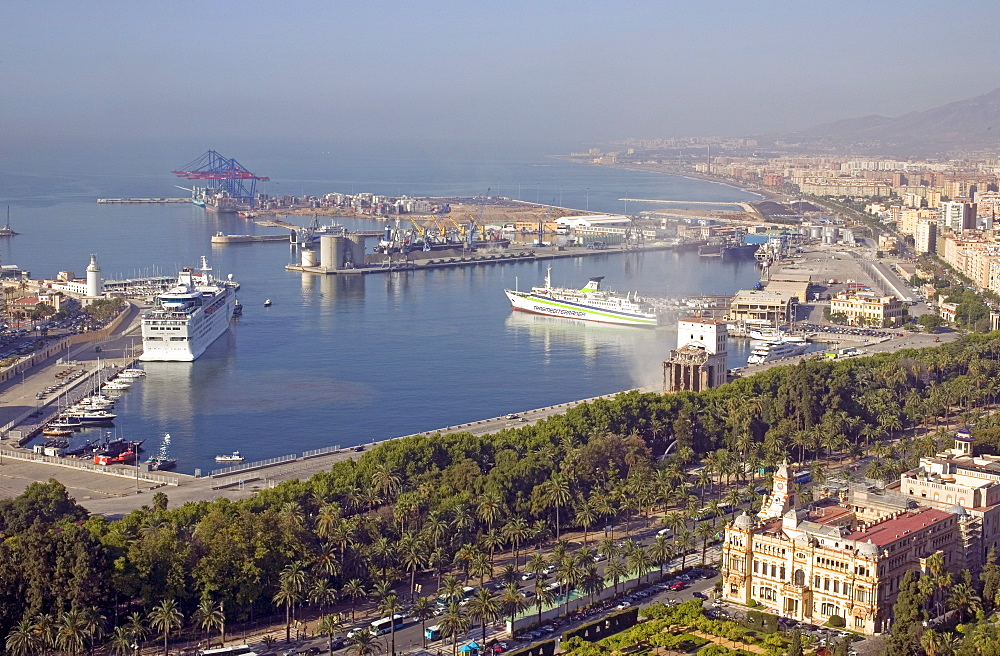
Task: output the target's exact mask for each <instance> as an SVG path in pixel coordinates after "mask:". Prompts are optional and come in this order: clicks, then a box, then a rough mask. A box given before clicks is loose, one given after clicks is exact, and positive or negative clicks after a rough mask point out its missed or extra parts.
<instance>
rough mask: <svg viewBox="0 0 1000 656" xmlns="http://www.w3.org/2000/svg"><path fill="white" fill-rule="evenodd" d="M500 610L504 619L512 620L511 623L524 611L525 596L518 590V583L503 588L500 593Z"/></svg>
mask: <svg viewBox="0 0 1000 656" xmlns="http://www.w3.org/2000/svg"><path fill="white" fill-rule="evenodd" d="M500 608H501V609H502V611H503V614H504V617H509V618H510V621H511V623H513V622H514V617H515V616H516V615H517V614H518V613H519V612H521V611H522V610H524V596H523V595H522V594H521V591H520V590H518V589H517V584H516V583H511V584H509V585H505V586H503V591H502V592H501V593H500Z"/></svg>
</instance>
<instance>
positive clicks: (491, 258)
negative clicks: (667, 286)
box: [285, 244, 675, 275]
mask: <svg viewBox="0 0 1000 656" xmlns="http://www.w3.org/2000/svg"><path fill="white" fill-rule="evenodd" d="M542 248H544V249H546V250H541V249H542ZM674 248H675V245H674V244H662V245H659V244H648V245H644V246H643V247H641V248H633V249H624V248H622V249H614V248H608V249H604V250H592V249H586V248H564V249H563V250H559V249H558V247H541V248H539V247H533V248H531V249H529V250H523V249H520V250H510V251H503V252H493V253H488V252H470V253H466V254H464V255H458V254H455V255H447V256H442V257H432V258H428V259H419V260H392V261H390V260H388V259H387V260H386V261H385V262H382V263H379V262H377V261H375V260H374V258H373V259H369V260H367V261H366V264H365V266H363V267H357V268H341V269H332V268H328V267H323V266H305V265H302V264H288V265H285V270H286V271H298V272H300V273H314V274H317V275H367V274H372V273H392V272H397V271H424V270H429V269H453V268H458V267H467V266H483V265H489V264H504V263H507V262H536V261H542V260H559V259H564V258H568V257H583V256H588V255H610V254H612V253H643V252H647V251H663V250H673V249H674ZM368 257H369V258H371V257H372V256H368Z"/></svg>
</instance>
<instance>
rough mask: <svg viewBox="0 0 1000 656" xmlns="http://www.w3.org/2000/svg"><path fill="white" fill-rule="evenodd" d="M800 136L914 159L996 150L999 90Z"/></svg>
mask: <svg viewBox="0 0 1000 656" xmlns="http://www.w3.org/2000/svg"><path fill="white" fill-rule="evenodd" d="M796 136H798V137H800V138H804V139H805V140H808V141H814V140H815V141H824V142H830V143H834V144H839V145H842V146H854V147H863V148H864V147H867V148H876V149H878V150H880V151H882V152H885V153H898V154H914V155H916V154H933V153H944V152H948V151H956V150H964V151H968V150H978V149H982V148H995V147H998V146H1000V88H998V89H994V90H993V91H990V92H989V93H987V94H984V95H981V96H976V97H975V98H969V99H967V100H959V101H957V102H952V103H948V104H947V105H941V106H940V107H935V108H933V109H928V110H926V111H922V112H910V113H909V114H904V115H902V116H898V117H896V118H889V117H886V116H878V115H874V114H873V115H869V116H861V117H858V118H849V119H844V120H841V121H835V122H833V123H826V124H824V125H819V126H816V127H814V128H811V129H808V130H804V131H802V132H800V133H797V135H796Z"/></svg>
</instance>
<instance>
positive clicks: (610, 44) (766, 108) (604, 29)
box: [0, 0, 1000, 147]
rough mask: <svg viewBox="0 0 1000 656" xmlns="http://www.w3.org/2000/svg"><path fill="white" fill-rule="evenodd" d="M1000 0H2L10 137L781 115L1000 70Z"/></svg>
mask: <svg viewBox="0 0 1000 656" xmlns="http://www.w3.org/2000/svg"><path fill="white" fill-rule="evenodd" d="M995 9H996V6H995V3H992V2H979V1H977V0H969V1H966V2H962V3H959V4H956V5H947V4H942V3H940V2H928V1H925V0H911V1H906V2H891V1H886V2H882V1H879V2H871V1H870V0H868V1H866V2H854V1H840V2H836V3H814V2H800V1H794V0H784V1H761V2H746V1H745V0H743V1H740V2H728V1H713V0H707V1H705V0H701V1H698V2H678V1H669V0H659V1H655V2H645V1H642V0H638V1H634V2H628V1H626V0H620V1H619V2H604V1H588V0H575V1H567V2H555V1H552V2H548V1H545V0H535V1H533V2H532V1H520V0H504V1H502V2H482V1H478V2H477V1H475V0H473V1H470V0H465V1H463V2H452V1H443V0H422V1H419V2H414V1H398V2H382V1H379V0H368V1H365V2H354V1H351V0H342V1H341V0H326V1H319V0H316V1H313V0H302V1H298V2H297V1H295V0H284V1H281V2H277V1H274V0H272V1H270V2H258V1H254V0H243V1H240V2H235V1H229V0H199V1H197V2H191V1H188V0H171V1H170V2H165V1H163V2H135V1H134V0H130V1H128V2H118V1H113V2H108V1H102V0H88V1H87V2H76V1H73V0H61V1H57V0H6V2H5V3H4V10H3V12H2V15H3V21H2V25H0V147H2V140H22V141H23V140H29V141H31V140H34V141H36V142H39V143H41V142H45V141H59V140H69V139H79V138H88V139H105V138H107V139H111V138H118V139H126V140H127V139H148V138H157V139H166V140H170V139H194V140H197V139H202V138H210V137H217V138H223V139H225V138H238V137H241V136H242V137H245V136H246V135H259V136H261V137H264V136H266V137H267V138H269V139H273V140H288V141H304V140H317V141H323V140H344V139H351V140H359V141H364V140H369V139H370V140H382V141H395V140H400V141H406V140H409V141H452V140H457V141H461V140H479V141H486V142H497V143H507V144H516V143H527V142H543V143H552V144H565V145H567V146H571V145H573V144H579V145H580V147H584V146H587V145H591V144H597V143H602V142H606V141H608V140H613V139H619V138H625V137H673V136H699V135H748V134H763V133H773V132H787V131H794V130H797V129H804V128H808V127H810V126H813V125H818V124H821V123H825V122H828V121H833V120H838V119H842V118H849V117H854V116H861V115H865V114H883V115H887V116H896V115H900V114H903V113H906V112H909V111H915V110H923V109H928V108H931V107H934V106H937V105H940V104H943V103H945V102H951V101H954V100H961V99H964V98H968V97H972V96H976V95H980V94H983V93H986V92H988V91H991V90H992V89H994V88H996V87H998V86H1000V74H998V73H997V68H996V64H997V61H998V56H997V48H998V46H997V45H996V44H997V40H996V38H995V34H994V30H995V28H994V26H993V24H994V21H993V18H995Z"/></svg>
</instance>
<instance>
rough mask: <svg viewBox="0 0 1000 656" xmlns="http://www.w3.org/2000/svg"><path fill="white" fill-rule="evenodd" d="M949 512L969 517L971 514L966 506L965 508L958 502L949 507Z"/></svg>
mask: <svg viewBox="0 0 1000 656" xmlns="http://www.w3.org/2000/svg"><path fill="white" fill-rule="evenodd" d="M948 512H950V513H951V514H952V515H958V516H959V517H968V516H969V513H968V511H966V509H965V508H963V507H962V506H960V505H958V504H957V503H956V504H955V505H953V506H952V507H951V508H949V509H948Z"/></svg>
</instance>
